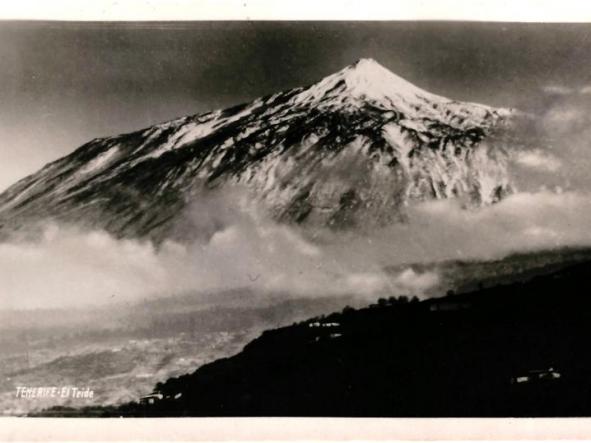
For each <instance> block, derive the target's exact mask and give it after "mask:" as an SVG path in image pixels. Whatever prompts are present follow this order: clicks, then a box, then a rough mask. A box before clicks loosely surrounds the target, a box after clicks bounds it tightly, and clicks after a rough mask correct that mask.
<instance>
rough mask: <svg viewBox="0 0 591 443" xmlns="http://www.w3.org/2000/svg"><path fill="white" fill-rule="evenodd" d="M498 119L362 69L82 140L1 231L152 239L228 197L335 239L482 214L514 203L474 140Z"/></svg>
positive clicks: (26, 187) (372, 66) (19, 191)
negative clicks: (452, 207)
mask: <svg viewBox="0 0 591 443" xmlns="http://www.w3.org/2000/svg"><path fill="white" fill-rule="evenodd" d="M509 115H510V112H509V111H508V110H505V109H495V108H491V107H488V106H484V105H479V104H473V103H463V102H458V101H454V100H449V99H447V98H444V97H440V96H437V95H434V94H431V93H428V92H426V91H423V90H421V89H420V88H418V87H416V86H414V85H412V84H411V83H409V82H407V81H405V80H403V79H402V78H400V77H398V76H396V75H395V74H393V73H392V72H390V71H388V70H387V69H385V68H384V67H382V66H381V65H380V64H378V63H377V62H375V61H373V60H369V59H362V60H359V61H358V62H356V63H355V64H353V65H351V66H348V67H346V68H344V69H343V70H341V71H339V72H337V73H335V74H333V75H330V76H328V77H326V78H324V79H322V80H321V81H319V82H318V83H315V84H313V85H311V86H308V87H300V88H295V89H291V90H288V91H285V92H280V93H277V94H273V95H270V96H267V97H263V98H259V99H257V100H255V101H253V102H251V103H248V104H243V105H239V106H236V107H233V108H229V109H225V110H219V111H212V112H207V113H204V114H198V115H193V116H189V117H183V118H179V119H176V120H172V121H169V122H166V123H162V124H158V125H155V126H151V127H149V128H147V129H143V130H140V131H137V132H133V133H130V134H124V135H119V136H113V137H105V138H99V139H95V140H92V141H90V142H88V143H86V144H85V145H83V146H81V147H80V148H78V149H77V150H76V151H74V152H73V153H72V154H70V155H68V156H66V157H63V158H61V159H59V160H57V161H55V162H53V163H50V164H48V165H46V166H45V167H44V168H42V169H41V170H40V171H38V172H37V173H35V174H33V175H31V176H29V177H26V178H24V179H23V180H21V181H19V182H18V183H16V184H15V185H13V186H12V187H10V188H9V189H8V190H6V191H5V192H4V193H3V194H2V195H0V226H1V228H2V230H3V232H4V233H6V232H11V231H13V230H14V229H19V228H22V227H23V226H28V225H30V224H31V223H32V222H38V221H42V220H45V219H54V220H57V221H67V222H71V223H80V224H83V225H85V226H90V227H94V228H100V229H106V230H107V231H109V232H110V233H112V234H114V235H116V236H119V237H140V238H151V239H154V240H157V241H158V240H161V239H163V238H166V237H174V236H179V235H180V236H184V235H186V234H187V232H191V230H192V226H191V220H190V218H189V217H187V216H186V215H185V214H186V208H187V207H188V206H189V205H190V203H191V202H192V201H194V199H195V198H198V196H200V195H203V194H204V193H207V192H209V191H211V190H212V189H218V188H222V187H224V186H227V185H235V186H239V187H240V188H246V189H248V190H250V191H252V195H253V196H254V198H255V199H256V200H257V201H259V202H261V204H262V205H263V206H264V207H265V208H266V210H268V211H269V213H270V214H271V216H272V217H273V218H274V219H276V220H279V221H285V222H290V223H299V224H309V225H313V226H330V227H334V228H346V227H351V226H355V225H357V224H358V223H359V220H360V217H362V218H363V224H364V225H366V226H367V225H373V224H384V223H388V222H391V221H394V220H400V219H401V218H402V217H403V211H402V210H401V208H402V206H404V205H405V204H407V203H408V202H411V201H415V200H428V199H443V198H449V197H459V198H462V199H464V200H465V201H466V203H467V204H476V205H483V204H490V203H494V202H495V201H497V200H499V199H501V198H502V197H503V196H505V195H506V194H508V193H510V192H511V191H512V185H511V182H510V179H509V177H508V173H507V168H506V163H507V155H506V153H505V152H503V151H502V150H501V149H500V148H497V147H494V146H492V145H490V144H487V143H485V142H483V140H484V139H485V138H486V137H487V136H488V135H490V134H491V132H492V131H493V129H494V128H496V127H498V126H499V124H500V123H501V122H503V121H506V117H508V116H509Z"/></svg>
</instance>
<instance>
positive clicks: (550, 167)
mask: <svg viewBox="0 0 591 443" xmlns="http://www.w3.org/2000/svg"><path fill="white" fill-rule="evenodd" d="M515 161H516V163H517V164H519V165H520V166H523V167H526V168H530V169H536V170H541V171H547V172H555V171H557V170H558V169H560V167H561V166H562V163H561V161H560V159H559V158H558V157H556V156H554V155H552V154H549V153H547V152H544V151H542V150H541V149H532V150H528V151H519V152H517V153H516V154H515Z"/></svg>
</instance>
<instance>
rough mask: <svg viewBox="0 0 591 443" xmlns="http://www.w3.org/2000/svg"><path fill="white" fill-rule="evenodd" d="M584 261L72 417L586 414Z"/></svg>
mask: <svg viewBox="0 0 591 443" xmlns="http://www.w3.org/2000/svg"><path fill="white" fill-rule="evenodd" d="M590 272H591V262H586V263H582V264H578V265H574V266H571V267H568V268H565V269H561V270H559V271H556V272H554V273H552V274H549V275H543V276H538V277H536V278H533V279H532V280H530V281H528V282H525V283H513V284H509V285H500V286H496V287H493V288H486V289H480V290H477V291H474V292H471V293H465V294H461V295H454V296H447V297H443V298H439V299H430V300H425V301H421V302H419V301H417V300H413V299H411V300H409V299H407V298H401V297H399V298H390V299H380V300H379V301H378V303H377V304H375V305H372V306H370V307H368V308H364V309H359V310H354V309H351V308H345V309H344V310H343V311H342V312H341V313H334V314H331V315H328V316H324V317H317V318H313V319H310V320H307V321H304V322H300V323H297V324H294V325H292V326H289V327H284V328H279V329H275V330H270V331H266V332H265V333H263V334H262V335H261V336H260V337H259V338H257V339H255V340H254V341H252V342H250V343H249V344H248V345H247V346H246V347H245V348H244V349H243V350H242V352H241V353H239V354H237V355H235V356H233V357H230V358H224V359H220V360H217V361H215V362H212V363H210V364H206V365H204V366H202V367H200V368H199V369H197V370H196V371H195V372H193V373H192V374H188V375H184V376H181V377H176V378H171V379H169V380H168V381H166V382H165V383H159V384H157V385H156V390H155V393H154V396H153V397H152V400H151V401H152V403H151V404H150V401H146V400H143V401H141V402H138V403H129V404H126V405H123V406H120V407H104V408H86V409H80V410H65V409H60V408H55V409H53V410H47V411H44V412H43V413H42V414H41V415H49V416H51V415H58V416H61V415H66V416H69V415H73V416H78V415H82V416H122V415H123V416H320V417H335V416H336V417H339V416H345V417H347V416H364V417H372V416H373V417H397V416H398V417H493V416H494V417H533V416H546V417H553V416H565V417H578V416H589V415H590V414H591V401H590V400H589V399H590V397H589V393H590V392H591V377H590V375H589V374H590V369H591V357H590V356H589V352H588V348H589V342H590V340H591V299H590V298H589V295H588V294H589V291H590V290H591V282H590V280H589V278H588V276H589V273H590Z"/></svg>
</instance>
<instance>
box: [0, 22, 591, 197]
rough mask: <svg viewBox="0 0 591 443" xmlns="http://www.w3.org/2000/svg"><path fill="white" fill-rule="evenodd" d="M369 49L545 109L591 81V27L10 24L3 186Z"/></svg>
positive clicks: (455, 92) (314, 74) (447, 85)
mask: <svg viewBox="0 0 591 443" xmlns="http://www.w3.org/2000/svg"><path fill="white" fill-rule="evenodd" d="M362 57H371V58H374V59H375V60H377V61H378V62H379V63H381V64H382V65H384V66H385V67H386V68H388V69H390V70H392V71H393V72H395V73H397V74H398V75H400V76H402V77H404V78H406V79H407V80H409V81H411V82H413V83H415V84H416V85H418V86H420V87H422V88H424V89H427V90H429V91H431V92H434V93H437V94H440V95H444V96H448V97H450V98H454V99H458V100H469V101H476V102H482V103H486V104H490V105H495V106H505V107H518V108H532V107H533V108H534V109H538V110H539V109H546V108H547V107H548V106H550V105H553V104H554V103H556V101H557V100H558V99H560V100H564V97H565V96H566V95H568V94H564V92H565V91H575V90H576V91H580V90H581V89H583V88H585V87H586V86H588V85H591V71H589V70H588V69H587V67H588V66H589V65H590V63H591V26H589V25H576V24H569V25H561V24H546V25H542V24H507V23H468V22H463V23H454V22H446V23H443V22H439V23H438V22H245V21H243V22H191V23H182V22H181V23H179V22H176V23H172V22H169V23H156V22H151V23H140V22H136V23H71V22H70V23H66V22H10V21H6V22H0V60H2V63H0V159H1V160H0V189H4V188H6V187H7V186H8V185H10V184H12V183H13V182H15V181H16V180H18V179H20V178H22V177H24V176H25V175H27V174H29V173H32V172H34V171H36V170H37V169H38V168H40V167H41V166H43V165H44V164H45V163H47V162H48V161H51V160H54V159H56V158H59V157H61V156H63V155H65V154H67V153H69V152H71V151H72V150H74V149H75V148H76V147H78V146H80V145H81V144H83V143H84V142H86V141H88V140H90V139H92V138H95V137H100V136H107V135H114V134H119V133H123V132H128V131H132V130H135V129H140V128H143V127H146V126H150V125H152V124H155V123H158V122H162V121H166V120H169V119H172V118H175V117H178V116H182V115H188V114H195V113H199V112H203V111H207V110H211V109H217V108H220V107H226V106H231V105H233V104H237V103H241V102H245V101H249V100H252V99H254V98H256V97H258V96H261V95H265V94H269V93H272V92H276V91H279V90H284V89H288V88H291V87H295V86H300V85H306V84H310V83H313V82H315V81H317V80H319V79H320V78H322V77H324V76H326V75H328V74H331V73H333V72H335V71H337V70H339V69H341V68H343V67H344V66H346V65H348V64H351V63H353V62H354V61H355V60H357V59H359V58H362ZM552 88H554V90H553V91H552ZM530 160H532V159H530ZM525 161H526V162H527V159H526V160H525ZM532 161H534V162H536V161H537V160H536V159H533V160H532ZM530 163H531V162H530Z"/></svg>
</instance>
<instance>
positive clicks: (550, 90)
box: [542, 85, 574, 95]
mask: <svg viewBox="0 0 591 443" xmlns="http://www.w3.org/2000/svg"><path fill="white" fill-rule="evenodd" d="M542 91H544V92H545V93H546V94H553V95H569V94H572V93H573V92H574V90H573V89H572V88H569V87H568V86H561V85H546V86H543V87H542Z"/></svg>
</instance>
